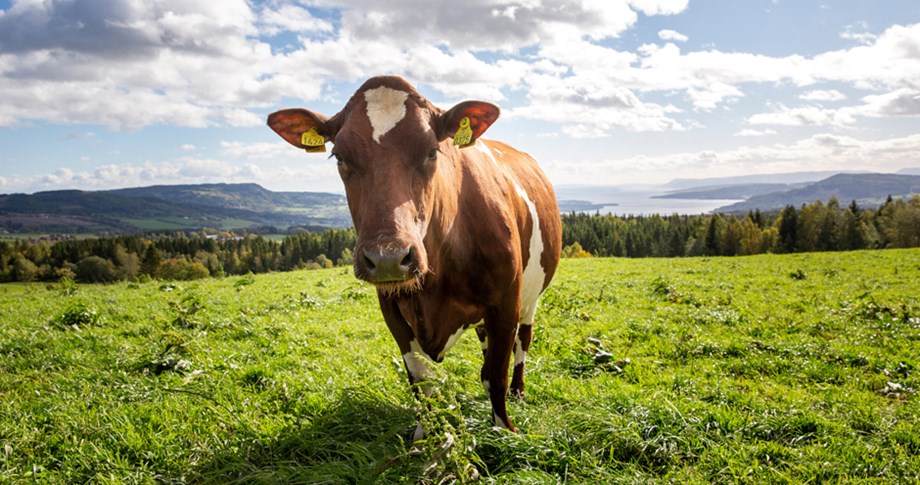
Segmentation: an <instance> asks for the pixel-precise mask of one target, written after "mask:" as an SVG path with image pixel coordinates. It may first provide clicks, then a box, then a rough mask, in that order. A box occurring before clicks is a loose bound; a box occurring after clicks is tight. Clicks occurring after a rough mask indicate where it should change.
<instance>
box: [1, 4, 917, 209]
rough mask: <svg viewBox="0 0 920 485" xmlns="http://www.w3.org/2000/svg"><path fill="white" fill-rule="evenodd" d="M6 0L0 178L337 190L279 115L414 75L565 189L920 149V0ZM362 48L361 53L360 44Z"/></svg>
mask: <svg viewBox="0 0 920 485" xmlns="http://www.w3.org/2000/svg"><path fill="white" fill-rule="evenodd" d="M445 5H453V4H445V3H435V2H432V3H431V4H425V5H424V6H419V5H417V4H415V3H413V2H391V3H389V4H387V5H386V6H385V7H384V6H381V5H377V4H376V3H375V2H366V1H364V0H356V1H341V0H321V1H315V2H314V1H310V2H299V1H294V0H272V1H254V2H248V3H247V2H244V1H241V0H240V1H225V2H208V1H192V2H189V1H179V0H155V1H151V2H147V3H145V4H143V5H141V4H136V3H132V2H128V1H127V0H113V1H112V2H108V3H106V5H105V6H99V5H98V4H96V3H92V2H88V1H87V0H70V1H66V2H65V1H49V2H31V1H26V0H15V1H5V0H0V78H2V81H3V82H2V84H0V86H2V87H0V96H2V97H3V99H4V104H3V106H0V163H2V167H3V169H2V171H0V193H4V194H11V193H35V192H42V191H48V190H68V189H75V190H86V191H93V190H111V189H120V188H130V187H144V186H151V185H183V184H202V183H231V184H235V183H256V184H259V185H260V186H262V187H264V188H266V189H269V190H272V191H278V192H282V191H283V192H290V191H294V192H329V193H336V194H341V193H343V192H344V189H343V187H342V185H341V182H340V181H339V179H338V175H337V173H336V170H335V164H334V163H332V162H330V161H328V160H327V159H326V155H324V154H309V155H307V154H305V153H304V152H302V151H299V150H296V149H293V148H291V147H290V146H289V145H287V144H286V143H285V142H283V141H282V140H281V139H280V138H278V137H277V136H276V135H275V134H274V133H273V132H271V130H270V129H269V128H268V127H267V126H265V118H266V116H267V114H268V113H270V112H272V111H275V110H277V109H281V108H284V107H306V108H309V109H313V110H315V111H317V112H320V113H324V114H326V115H332V114H334V113H336V112H337V111H338V110H339V109H340V108H341V107H342V106H343V105H344V102H345V101H346V100H347V99H348V97H350V96H351V94H352V93H353V92H354V90H355V89H356V87H357V86H358V85H360V84H361V83H362V82H363V81H364V80H365V79H366V78H367V77H371V76H373V75H377V74H395V75H401V76H403V77H405V78H406V79H407V80H409V81H410V82H411V83H412V84H414V85H415V86H416V88H417V89H418V90H419V92H420V93H421V94H422V95H424V96H426V97H428V98H429V99H430V100H432V102H434V103H435V104H437V105H438V106H440V107H442V108H449V107H450V106H451V105H453V104H454V103H456V102H459V101H462V100H464V99H483V100H486V101H490V102H494V103H496V104H498V105H499V106H500V107H501V108H502V117H501V118H499V120H498V122H497V123H496V124H495V125H494V126H493V127H492V128H491V129H490V130H489V131H488V132H487V133H486V135H485V136H486V138H491V139H498V140H502V141H505V142H507V143H509V144H511V145H513V146H515V147H516V148H518V149H520V150H523V151H525V152H528V153H530V154H531V155H533V156H534V158H536V159H537V160H538V162H540V164H541V166H543V168H544V170H545V171H546V172H547V173H548V175H549V177H550V180H551V181H552V182H553V184H554V185H556V186H557V187H565V186H578V185H586V186H593V187H606V186H610V187H623V186H634V185H637V184H641V185H646V186H649V185H651V186H660V185H665V184H667V183H670V182H673V180H674V179H710V178H725V177H737V176H745V175H752V174H758V175H769V174H778V173H792V172H811V171H837V172H846V171H857V172H858V171H867V172H876V173H895V172H897V171H898V170H902V169H915V168H916V167H918V166H920V135H918V134H917V133H920V84H918V83H917V81H916V79H920V4H917V3H916V2H913V1H910V0H892V1H891V2H886V8H884V9H880V8H878V6H877V3H876V2H871V1H867V0H846V1H840V2H834V3H830V2H827V3H824V2H820V1H819V2H792V1H788V0H758V1H756V2H744V3H737V2H700V1H693V0H690V1H688V0H614V1H610V2H605V3H602V4H601V3H599V4H585V5H582V3H581V2H575V1H574V0H564V1H557V2H552V3H547V4H545V5H540V4H539V3H534V2H529V1H508V2H504V3H501V4H497V3H495V2H488V1H477V0H472V1H470V2H465V3H464V5H465V8H467V9H468V15H463V16H458V15H456V14H455V12H454V11H452V9H451V8H445V7H444V6H445ZM346 59H347V61H346Z"/></svg>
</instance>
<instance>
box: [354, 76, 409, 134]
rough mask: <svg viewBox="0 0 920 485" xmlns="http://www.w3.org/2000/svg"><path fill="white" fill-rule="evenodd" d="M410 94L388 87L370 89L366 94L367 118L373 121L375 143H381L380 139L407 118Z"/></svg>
mask: <svg viewBox="0 0 920 485" xmlns="http://www.w3.org/2000/svg"><path fill="white" fill-rule="evenodd" d="M408 98H409V93H407V92H405V91H397V90H395V89H391V88H388V87H386V86H380V87H379V88H374V89H368V90H367V91H365V92H364V100H365V101H367V118H368V119H369V120H370V121H371V128H373V129H374V133H373V134H372V135H371V136H372V137H373V138H374V141H375V142H377V143H380V137H382V136H383V135H385V134H386V133H387V132H388V131H390V130H392V129H393V127H394V126H396V124H397V123H399V122H400V121H401V120H402V119H403V118H405V117H406V99H408Z"/></svg>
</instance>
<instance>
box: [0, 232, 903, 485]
mask: <svg viewBox="0 0 920 485" xmlns="http://www.w3.org/2000/svg"><path fill="white" fill-rule="evenodd" d="M481 362H482V358H481V354H480V350H479V343H478V341H477V340H476V338H475V336H474V335H467V336H465V337H464V338H463V339H461V341H460V343H459V344H458V345H457V346H456V347H454V348H453V349H452V350H451V352H450V353H449V355H448V356H447V358H446V359H445V361H444V363H443V364H440V365H437V366H435V367H436V369H437V374H438V383H437V386H438V389H439V390H438V392H436V393H435V394H434V395H433V396H432V397H431V398H430V399H429V400H426V402H419V400H418V399H417V398H416V397H414V393H413V392H412V389H411V388H410V386H409V385H408V383H407V381H406V378H405V372H404V370H403V365H402V361H401V358H400V355H399V352H398V350H397V348H396V345H395V343H394V342H393V340H392V338H391V337H390V335H389V333H388V332H387V329H386V326H385V325H384V323H383V320H382V317H381V316H380V315H379V311H378V309H377V301H376V296H375V293H374V291H373V289H372V288H371V287H369V286H367V285H365V284H362V283H359V282H358V281H356V280H355V279H354V277H353V276H352V275H351V274H350V271H349V270H345V269H343V268H336V269H330V270H315V271H297V272H290V273H273V274H265V275H258V276H251V275H250V276H245V277H230V278H225V279H209V280H199V281H195V282H182V283H178V282H176V283H173V282H163V281H145V282H138V283H119V284H111V285H75V284H72V283H69V282H64V283H55V284H50V285H46V284H7V285H2V286H0V483H170V484H181V483H329V484H337V483H432V484H446V483H467V482H471V481H474V480H476V481H478V483H545V484H554V483H801V482H812V483H824V482H831V483H916V482H917V481H920V405H918V395H917V393H918V389H920V378H918V375H920V249H910V250H883V251H861V252H839V253H807V254H793V255H763V256H751V257H732V258H685V259H620V258H612V259H601V258H596V259H591V258H589V259H567V260H564V261H563V262H562V265H561V267H560V270H559V273H558V275H557V277H556V279H555V280H554V282H553V285H552V286H551V287H550V289H549V290H548V291H547V292H546V294H545V295H544V297H543V300H542V303H541V307H540V310H539V311H538V314H537V321H536V327H535V339H534V343H533V346H532V347H531V353H530V356H529V360H528V364H527V388H526V396H525V397H524V398H523V399H512V400H510V414H511V418H512V420H513V421H514V422H515V423H516V425H517V426H518V427H519V428H520V430H521V432H520V433H519V434H511V433H509V432H507V431H504V430H501V429H496V428H493V427H492V426H491V420H490V412H489V403H488V400H487V398H486V396H485V395H484V393H483V392H482V388H481V386H480V383H479V379H478V371H479V367H480V365H481ZM420 410H423V411H422V412H421V414H419V411H420ZM419 415H420V416H421V419H422V421H423V422H424V424H425V426H426V428H427V429H428V438H427V439H425V440H424V441H422V442H419V443H415V444H413V443H412V441H411V437H412V432H413V430H414V428H415V424H416V419H417V416H419Z"/></svg>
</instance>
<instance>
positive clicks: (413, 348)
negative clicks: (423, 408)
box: [402, 340, 434, 397]
mask: <svg viewBox="0 0 920 485" xmlns="http://www.w3.org/2000/svg"><path fill="white" fill-rule="evenodd" d="M422 355H424V353H423V352H422V347H421V346H420V345H419V344H418V341H416V340H413V341H412V342H409V351H408V352H406V353H405V354H403V356H402V357H403V361H404V362H405V363H406V368H407V369H409V374H410V375H412V380H413V381H414V382H420V381H427V380H429V379H431V378H433V377H434V373H433V372H431V368H429V367H428V363H426V362H425V360H424V358H423V357H421V356H422ZM422 391H423V392H424V393H425V396H428V397H431V393H432V392H434V388H432V387H431V386H429V385H426V386H422Z"/></svg>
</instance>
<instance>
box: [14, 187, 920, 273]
mask: <svg viewBox="0 0 920 485" xmlns="http://www.w3.org/2000/svg"><path fill="white" fill-rule="evenodd" d="M562 222H563V246H564V249H563V256H565V257H585V256H592V255H594V256H620V257H631V258H639V257H683V256H735V255H749V254H761V253H794V252H809V251H846V250H857V249H883V248H903V247H920V195H914V196H912V197H911V198H910V199H908V200H904V199H892V198H891V197H889V198H888V200H887V201H886V202H885V203H884V204H882V205H881V206H880V207H878V208H877V209H861V208H860V207H858V205H857V204H856V203H855V202H851V203H850V204H849V205H848V206H846V207H841V205H840V203H839V201H837V199H835V198H833V197H832V198H831V199H829V200H828V201H827V202H826V203H825V202H821V201H815V202H813V203H810V204H804V205H802V206H801V207H799V208H796V207H793V206H787V207H785V208H784V209H783V210H781V211H775V212H765V213H762V212H760V211H752V212H749V213H747V214H745V215H728V214H711V215H710V214H701V215H677V214H674V215H669V216H662V215H650V216H617V215H610V214H606V215H603V214H597V213H595V214H585V213H574V212H573V213H569V214H565V215H563V216H562ZM355 240H356V237H355V232H354V230H353V229H329V230H326V231H322V232H304V233H300V234H292V235H288V236H285V237H284V238H283V239H282V240H280V241H278V240H275V239H271V238H266V237H264V236H262V235H247V236H241V237H223V238H214V237H207V235H205V234H203V233H202V234H197V235H196V234H185V233H175V234H164V235H146V236H116V237H101V238H85V239H63V240H57V241H45V240H39V241H31V240H16V241H0V282H11V281H24V282H28V281H58V280H60V279H62V278H69V279H71V280H75V281H80V282H112V281H118V280H134V279H142V278H155V279H163V280H192V279H197V278H205V277H209V276H226V275H243V274H248V273H265V272H273V271H290V270H294V269H315V268H330V267H333V266H337V265H346V266H347V265H350V264H351V262H352V248H354V245H355Z"/></svg>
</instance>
